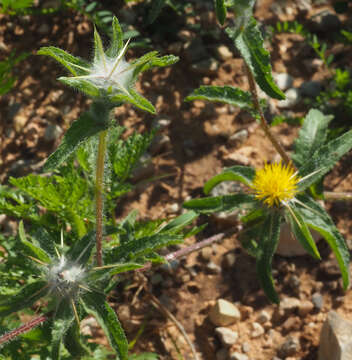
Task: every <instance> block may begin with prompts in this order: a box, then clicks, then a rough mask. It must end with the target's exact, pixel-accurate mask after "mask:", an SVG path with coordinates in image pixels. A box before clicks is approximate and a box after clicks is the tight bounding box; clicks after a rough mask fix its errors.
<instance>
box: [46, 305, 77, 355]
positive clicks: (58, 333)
mask: <svg viewBox="0 0 352 360" xmlns="http://www.w3.org/2000/svg"><path fill="white" fill-rule="evenodd" d="M74 318H75V317H74V313H73V309H72V304H70V302H69V301H68V300H67V299H63V300H62V301H61V303H60V305H59V307H58V309H57V311H56V316H55V319H54V323H53V328H52V331H51V358H52V359H53V360H59V359H60V358H61V356H60V347H61V343H62V341H63V338H64V336H65V334H66V332H67V331H68V329H69V328H70V326H71V325H72V322H73V321H74Z"/></svg>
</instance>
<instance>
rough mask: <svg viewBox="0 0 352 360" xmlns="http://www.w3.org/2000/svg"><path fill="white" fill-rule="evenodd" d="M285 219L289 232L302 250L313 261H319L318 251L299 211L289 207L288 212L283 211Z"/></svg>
mask: <svg viewBox="0 0 352 360" xmlns="http://www.w3.org/2000/svg"><path fill="white" fill-rule="evenodd" d="M285 215H286V218H287V219H288V220H289V223H290V225H291V230H292V232H293V234H294V236H295V238H296V239H297V240H298V241H299V242H300V243H301V245H302V246H303V247H304V249H305V250H306V251H307V252H308V253H309V254H310V255H311V256H312V257H313V258H315V259H320V258H321V257H320V254H319V250H318V249H317V246H316V244H315V241H314V239H313V237H312V235H311V233H310V231H309V229H308V227H307V225H306V223H305V222H304V220H303V218H302V215H301V214H300V211H299V210H298V209H297V208H296V207H295V206H291V207H290V210H288V209H287V210H286V211H285Z"/></svg>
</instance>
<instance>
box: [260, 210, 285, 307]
mask: <svg viewBox="0 0 352 360" xmlns="http://www.w3.org/2000/svg"><path fill="white" fill-rule="evenodd" d="M280 223H281V216H280V215H279V214H278V213H276V212H272V213H270V214H269V215H268V217H267V219H266V220H265V222H264V223H263V226H262V236H261V240H260V242H259V248H258V251H257V254H256V257H257V274H258V278H259V282H260V284H261V286H262V287H263V290H264V292H265V294H266V296H267V297H268V298H269V300H270V301H272V302H273V303H275V304H278V303H279V302H280V300H279V297H278V295H277V293H276V291H275V286H274V279H273V276H272V272H271V263H272V259H273V256H274V253H275V251H276V248H277V245H278V243H279V236H280Z"/></svg>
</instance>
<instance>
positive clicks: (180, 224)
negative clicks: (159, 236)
mask: <svg viewBox="0 0 352 360" xmlns="http://www.w3.org/2000/svg"><path fill="white" fill-rule="evenodd" d="M197 217H198V214H197V213H195V212H194V211H189V212H186V213H185V214H182V215H180V216H177V217H176V218H175V219H173V220H171V221H170V222H169V223H168V224H166V225H165V226H164V227H163V228H162V229H161V232H162V233H165V232H167V233H173V234H176V233H177V232H179V231H181V230H182V229H183V228H184V227H185V226H187V225H189V224H190V223H191V222H192V221H193V220H195V219H196V218H197Z"/></svg>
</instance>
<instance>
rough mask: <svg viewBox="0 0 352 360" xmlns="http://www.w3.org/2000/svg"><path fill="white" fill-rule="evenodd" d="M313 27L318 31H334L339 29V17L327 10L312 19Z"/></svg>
mask: <svg viewBox="0 0 352 360" xmlns="http://www.w3.org/2000/svg"><path fill="white" fill-rule="evenodd" d="M312 20H313V26H314V28H315V30H318V31H324V32H329V31H334V30H338V29H339V28H340V27H341V21H340V19H339V17H338V16H337V15H336V14H334V13H332V12H331V11H329V10H325V11H322V12H320V13H318V14H316V15H315V16H314V17H313V19H312Z"/></svg>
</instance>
